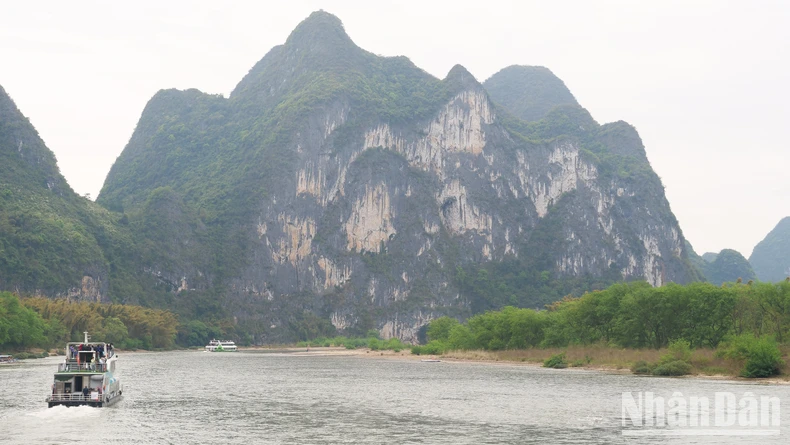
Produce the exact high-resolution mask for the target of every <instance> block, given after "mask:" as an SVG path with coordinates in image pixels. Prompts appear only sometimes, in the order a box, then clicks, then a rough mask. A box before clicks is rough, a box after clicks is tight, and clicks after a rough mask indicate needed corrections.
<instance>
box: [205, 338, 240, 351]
mask: <svg viewBox="0 0 790 445" xmlns="http://www.w3.org/2000/svg"><path fill="white" fill-rule="evenodd" d="M206 351H208V352H236V343H233V342H232V341H230V340H211V341H210V342H208V345H206Z"/></svg>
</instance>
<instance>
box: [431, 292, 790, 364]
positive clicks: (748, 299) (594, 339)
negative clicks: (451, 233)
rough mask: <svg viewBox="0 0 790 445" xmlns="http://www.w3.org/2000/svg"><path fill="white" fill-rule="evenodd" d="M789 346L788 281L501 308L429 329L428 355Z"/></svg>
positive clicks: (447, 320) (596, 294)
mask: <svg viewBox="0 0 790 445" xmlns="http://www.w3.org/2000/svg"><path fill="white" fill-rule="evenodd" d="M744 335H746V336H752V337H755V338H761V337H770V338H772V339H774V340H775V341H776V342H777V343H780V344H781V343H787V342H789V341H790V281H787V280H786V281H783V282H780V283H752V282H750V283H727V284H724V285H722V286H715V285H713V284H710V283H691V284H688V285H679V284H668V285H666V286H662V287H655V288H654V287H652V286H650V285H649V284H648V283H645V282H630V283H618V284H614V285H612V286H610V287H608V288H606V289H604V290H600V291H594V292H588V293H585V294H584V295H582V296H581V297H578V298H573V297H566V298H564V299H562V300H560V301H558V302H556V303H553V304H551V305H548V306H547V307H546V309H545V310H532V309H518V308H515V307H505V308H503V309H502V310H499V311H489V312H485V313H482V314H478V315H475V316H473V317H471V318H470V319H469V320H467V322H466V323H465V324H461V323H460V322H458V321H457V320H455V319H452V318H448V317H442V318H439V319H436V320H434V321H433V322H431V324H430V326H429V328H428V339H429V341H430V342H429V344H428V345H431V344H433V347H432V350H435V349H439V350H444V349H459V350H468V349H484V350H502V349H521V348H532V347H565V346H568V345H589V344H593V343H600V342H604V343H607V344H611V345H613V346H618V347H625V348H655V349H659V348H664V347H667V346H668V345H669V344H670V343H671V342H674V341H678V340H682V341H684V342H688V344H689V345H690V347H692V348H700V347H706V348H717V347H718V346H719V345H720V344H721V343H722V342H724V341H725V340H728V339H730V338H732V337H736V336H744Z"/></svg>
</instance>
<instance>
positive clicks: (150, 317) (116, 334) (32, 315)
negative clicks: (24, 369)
mask: <svg viewBox="0 0 790 445" xmlns="http://www.w3.org/2000/svg"><path fill="white" fill-rule="evenodd" d="M177 328H178V319H177V318H176V316H175V315H174V314H173V313H172V312H170V311H164V310H158V309H150V308H144V307H141V306H132V305H124V304H101V303H88V302H72V301H68V300H66V299H55V300H50V299H46V298H41V297H33V298H19V297H18V296H16V295H14V294H12V293H10V292H0V350H24V349H29V348H45V349H48V348H56V347H61V346H62V345H63V344H64V343H65V342H67V341H81V340H82V339H83V334H82V333H83V332H84V331H88V332H89V333H90V335H91V338H92V339H94V340H96V341H105V342H108V343H113V344H114V345H116V347H120V348H122V349H138V348H143V349H167V348H172V347H173V346H175V344H176V338H177V334H178V330H177Z"/></svg>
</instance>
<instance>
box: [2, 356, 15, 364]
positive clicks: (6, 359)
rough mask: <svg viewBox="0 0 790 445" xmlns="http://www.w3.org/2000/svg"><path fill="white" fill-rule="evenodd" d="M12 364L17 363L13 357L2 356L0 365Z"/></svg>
mask: <svg viewBox="0 0 790 445" xmlns="http://www.w3.org/2000/svg"><path fill="white" fill-rule="evenodd" d="M11 363H16V359H15V358H14V356H13V355H0V365H8V364H11Z"/></svg>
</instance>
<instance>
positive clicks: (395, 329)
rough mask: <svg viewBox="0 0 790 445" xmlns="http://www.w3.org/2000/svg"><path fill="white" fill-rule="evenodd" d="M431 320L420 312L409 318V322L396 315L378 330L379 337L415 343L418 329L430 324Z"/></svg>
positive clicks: (429, 316)
mask: <svg viewBox="0 0 790 445" xmlns="http://www.w3.org/2000/svg"><path fill="white" fill-rule="evenodd" d="M432 319H433V317H432V316H431V315H429V314H423V313H422V311H420V312H418V313H417V314H415V315H414V316H413V317H409V321H406V320H402V319H400V317H398V316H397V315H396V316H395V317H394V318H393V319H391V320H388V321H387V322H386V323H384V326H382V327H381V329H379V335H381V338H383V339H385V340H387V339H390V338H399V339H401V340H402V341H404V342H407V343H417V342H418V340H419V339H418V333H419V331H420V328H421V327H422V326H423V325H425V324H428V323H430V321H431V320H432Z"/></svg>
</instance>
